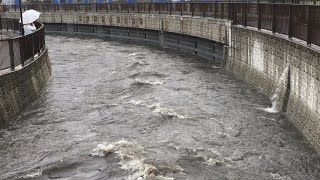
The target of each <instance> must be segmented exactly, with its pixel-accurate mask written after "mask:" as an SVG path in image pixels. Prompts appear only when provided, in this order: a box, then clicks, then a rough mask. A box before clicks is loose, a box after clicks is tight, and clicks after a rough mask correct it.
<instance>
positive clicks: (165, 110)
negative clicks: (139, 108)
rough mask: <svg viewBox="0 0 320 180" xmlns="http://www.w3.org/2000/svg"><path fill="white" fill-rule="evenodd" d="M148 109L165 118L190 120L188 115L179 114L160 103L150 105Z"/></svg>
mask: <svg viewBox="0 0 320 180" xmlns="http://www.w3.org/2000/svg"><path fill="white" fill-rule="evenodd" d="M148 107H149V108H151V109H153V112H156V113H160V114H161V115H163V116H167V117H177V118H179V119H188V118H190V117H189V116H187V115H183V114H179V113H177V112H176V111H174V110H173V109H169V108H166V107H162V106H161V104H160V103H155V104H152V105H149V106H148Z"/></svg>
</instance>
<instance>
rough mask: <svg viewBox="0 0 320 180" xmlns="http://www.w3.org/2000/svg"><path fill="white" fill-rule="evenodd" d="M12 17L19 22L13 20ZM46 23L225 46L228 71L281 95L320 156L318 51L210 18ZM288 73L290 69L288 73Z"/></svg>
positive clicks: (57, 18)
mask: <svg viewBox="0 0 320 180" xmlns="http://www.w3.org/2000/svg"><path fill="white" fill-rule="evenodd" d="M11 16H17V15H15V14H11ZM41 21H42V22H45V23H67V24H91V25H108V26H118V27H127V28H140V29H150V30H156V31H160V32H161V31H166V32H173V33H177V34H185V35H191V36H194V37H201V38H205V39H209V40H213V41H215V42H219V43H223V44H225V45H227V46H226V48H225V56H224V65H225V68H226V69H227V70H228V71H231V72H233V73H234V74H236V75H237V76H238V77H239V78H241V79H243V80H245V81H247V82H249V83H251V84H253V85H255V86H256V87H257V88H259V89H261V90H262V91H263V92H265V93H266V94H267V95H269V96H272V95H273V94H274V93H275V92H277V93H278V97H277V103H278V104H277V106H278V108H279V109H281V110H283V111H287V115H288V116H289V119H290V120H291V121H292V123H293V124H294V125H295V126H296V127H297V128H298V129H299V130H300V131H301V132H302V133H303V134H304V135H305V137H306V138H307V139H308V140H309V142H310V143H311V144H312V146H313V147H314V148H315V149H316V150H317V151H318V153H320V105H319V104H320V51H318V50H314V49H311V48H310V47H306V46H304V45H302V44H299V43H297V41H292V40H289V39H287V38H286V37H284V38H283V37H281V36H275V35H273V34H269V33H268V32H262V31H257V30H255V29H247V28H242V27H238V26H230V23H229V22H227V21H224V20H217V19H212V18H200V17H187V16H183V17H180V16H168V15H149V14H145V15H136V14H103V13H101V14H99V13H71V14H67V13H56V14H55V13H51V14H43V16H42V18H41ZM287 67H289V68H287Z"/></svg>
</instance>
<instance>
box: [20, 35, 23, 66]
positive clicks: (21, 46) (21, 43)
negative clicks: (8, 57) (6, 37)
mask: <svg viewBox="0 0 320 180" xmlns="http://www.w3.org/2000/svg"><path fill="white" fill-rule="evenodd" d="M19 43H20V61H21V66H22V67H23V66H24V51H23V49H24V48H23V46H24V45H23V43H24V38H20V40H19Z"/></svg>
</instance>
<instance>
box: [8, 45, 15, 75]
mask: <svg viewBox="0 0 320 180" xmlns="http://www.w3.org/2000/svg"><path fill="white" fill-rule="evenodd" d="M8 43H9V55H10V66H11V70H12V71H14V69H15V63H14V51H13V40H12V39H10V40H9V41H8Z"/></svg>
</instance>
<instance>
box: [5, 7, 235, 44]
mask: <svg viewBox="0 0 320 180" xmlns="http://www.w3.org/2000/svg"><path fill="white" fill-rule="evenodd" d="M8 17H10V18H17V19H18V18H19V14H17V13H10V14H8ZM39 20H40V21H41V22H43V23H64V24H87V25H88V24H91V25H104V26H116V27H127V28H138V29H148V30H158V31H165V32H173V33H179V34H185V35H190V36H194V37H200V38H205V39H209V40H213V41H215V42H219V43H223V44H228V39H229V38H228V33H229V31H228V27H229V26H230V23H229V22H228V21H226V20H222V19H213V18H201V17H191V16H182V17H181V16H175V15H172V16H168V15H154V14H106V13H95V12H94V13H82V12H78V13H61V12H56V13H42V14H41V17H40V19H39Z"/></svg>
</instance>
